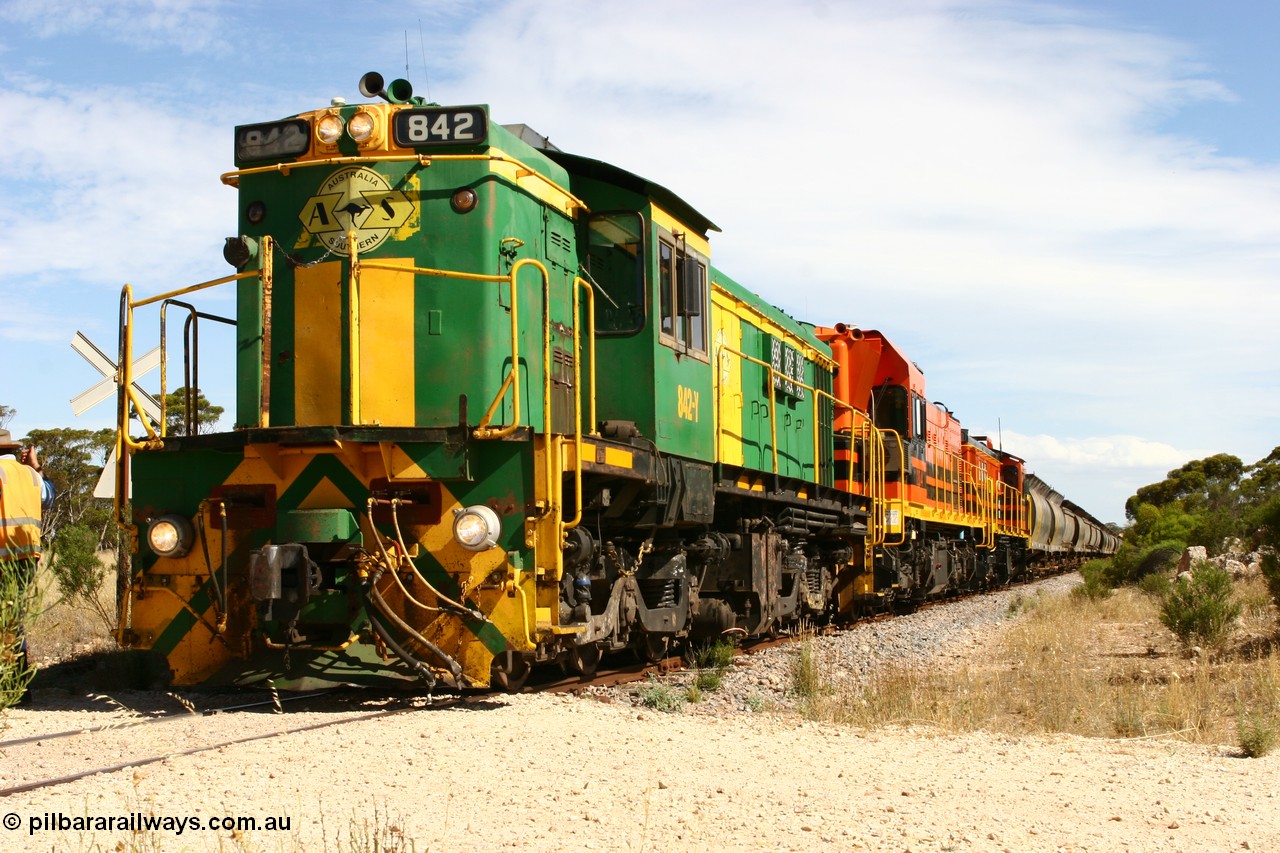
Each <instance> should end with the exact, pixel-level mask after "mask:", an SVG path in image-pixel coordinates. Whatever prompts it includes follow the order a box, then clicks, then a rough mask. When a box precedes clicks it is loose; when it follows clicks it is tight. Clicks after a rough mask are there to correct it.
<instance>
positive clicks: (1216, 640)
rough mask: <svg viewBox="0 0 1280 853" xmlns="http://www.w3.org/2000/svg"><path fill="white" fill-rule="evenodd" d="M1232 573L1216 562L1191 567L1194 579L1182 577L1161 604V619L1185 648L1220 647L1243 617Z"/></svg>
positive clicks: (1201, 563)
mask: <svg viewBox="0 0 1280 853" xmlns="http://www.w3.org/2000/svg"><path fill="white" fill-rule="evenodd" d="M1233 592H1234V585H1233V584H1232V582H1231V575H1230V574H1229V573H1228V572H1227V571H1226V570H1225V569H1220V568H1218V567H1217V566H1215V565H1213V564H1212V563H1205V562H1200V563H1196V564H1195V565H1194V566H1192V568H1191V578H1190V580H1188V579H1187V578H1179V579H1178V581H1177V583H1175V584H1173V585H1172V586H1171V587H1170V589H1169V594H1168V595H1167V596H1165V599H1164V602H1163V603H1162V605H1161V607H1160V621H1161V623H1163V624H1164V626H1165V627H1166V628H1168V629H1169V630H1170V631H1172V632H1173V633H1174V636H1176V637H1177V638H1178V640H1179V641H1180V642H1181V643H1182V644H1183V646H1185V647H1191V646H1208V647H1210V648H1216V647H1219V646H1221V645H1222V644H1223V643H1225V642H1226V640H1227V638H1228V637H1229V636H1230V635H1231V631H1232V629H1233V627H1234V625H1235V621H1236V619H1238V618H1239V617H1240V603H1239V602H1237V601H1235V600H1234V599H1233V597H1232V593H1233Z"/></svg>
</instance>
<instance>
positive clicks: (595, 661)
mask: <svg viewBox="0 0 1280 853" xmlns="http://www.w3.org/2000/svg"><path fill="white" fill-rule="evenodd" d="M566 663H567V664H568V667H569V671H570V672H572V673H574V674H575V675H581V676H582V677H583V678H590V677H591V676H593V675H595V674H596V667H598V666H600V647H599V646H598V645H596V644H595V643H587V644H586V645H582V646H574V647H573V650H572V651H570V652H569V659H568V660H567V661H566Z"/></svg>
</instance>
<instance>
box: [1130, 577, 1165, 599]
mask: <svg viewBox="0 0 1280 853" xmlns="http://www.w3.org/2000/svg"><path fill="white" fill-rule="evenodd" d="M1172 588H1173V580H1172V579H1171V578H1170V577H1169V576H1168V575H1166V574H1165V573H1164V572H1154V573H1152V574H1149V575H1147V576H1146V577H1144V578H1143V579H1142V580H1140V581H1138V589H1140V590H1142V591H1143V592H1145V593H1146V594H1147V595H1149V596H1151V597H1152V598H1158V599H1162V598H1164V597H1165V596H1166V595H1168V594H1169V590H1170V589H1172Z"/></svg>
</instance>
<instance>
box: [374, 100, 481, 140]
mask: <svg viewBox="0 0 1280 853" xmlns="http://www.w3.org/2000/svg"><path fill="white" fill-rule="evenodd" d="M488 136H489V117H488V116H487V115H485V112H484V109H483V108H481V107H423V108H421V109H413V110H401V111H400V112H398V113H396V116H395V140H396V144H397V145H403V146H405V147H406V148H416V147H419V146H422V145H467V144H478V143H481V142H484V141H485V139H486V138H487V137H488Z"/></svg>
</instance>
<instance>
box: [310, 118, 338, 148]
mask: <svg viewBox="0 0 1280 853" xmlns="http://www.w3.org/2000/svg"><path fill="white" fill-rule="evenodd" d="M339 136H342V119H340V118H338V117H337V116H335V115H332V114H331V115H327V116H325V117H324V118H322V119H320V121H318V122H316V139H319V140H320V141H321V142H323V143H324V144H325V145H333V144H334V143H335V142H337V141H338V137H339Z"/></svg>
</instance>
